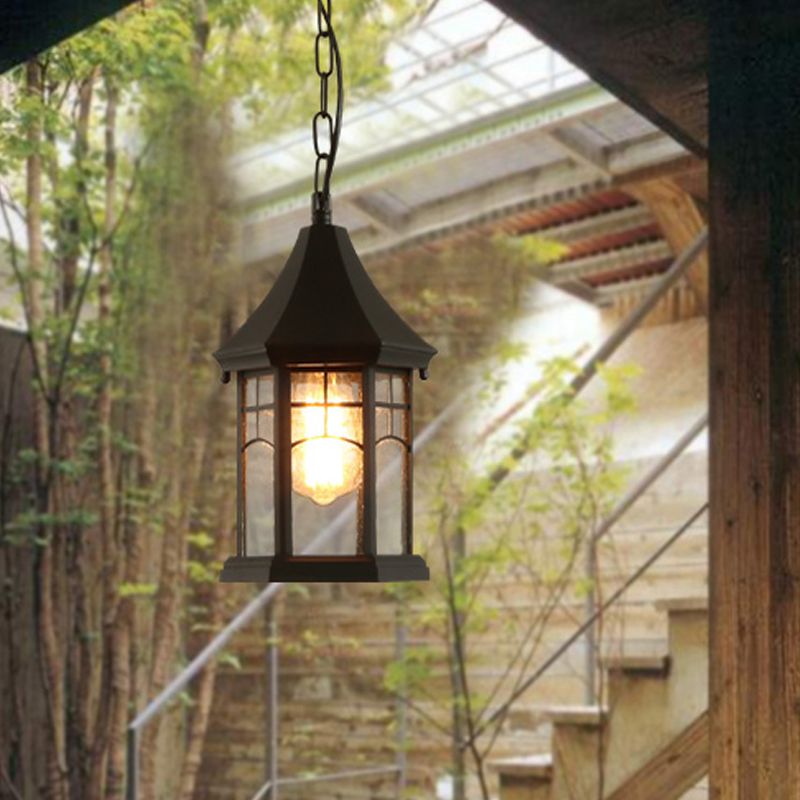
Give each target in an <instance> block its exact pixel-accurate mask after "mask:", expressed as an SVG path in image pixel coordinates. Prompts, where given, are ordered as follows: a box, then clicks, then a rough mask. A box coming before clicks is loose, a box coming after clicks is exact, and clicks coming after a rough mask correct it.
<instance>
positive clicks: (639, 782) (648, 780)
mask: <svg viewBox="0 0 800 800" xmlns="http://www.w3.org/2000/svg"><path fill="white" fill-rule="evenodd" d="M708 748H709V742H708V712H707V711H704V712H703V713H702V714H701V715H700V716H699V717H698V718H697V719H696V720H695V721H694V722H692V723H691V725H689V726H687V727H686V729H685V730H683V731H682V732H681V733H680V734H679V735H678V736H676V737H675V739H673V740H672V741H671V742H670V743H669V744H668V745H667V746H666V747H665V748H664V749H663V750H661V751H660V752H658V753H657V754H656V755H655V756H654V757H653V758H652V759H650V761H648V762H647V764H645V765H644V766H643V767H641V768H640V769H639V770H637V771H636V772H635V773H634V774H633V775H632V776H631V777H630V778H628V779H627V780H626V781H625V782H624V783H623V784H622V785H621V786H618V787H617V788H616V789H615V790H614V791H613V792H612V793H611V794H610V795H609V796H608V798H607V800H653V798H658V800H677V798H679V797H682V796H683V794H684V793H685V792H687V791H688V790H689V789H691V788H692V787H693V786H694V785H695V784H696V783H697V782H698V781H699V780H700V779H701V778H702V777H703V776H704V775H705V774H706V773H707V772H708Z"/></svg>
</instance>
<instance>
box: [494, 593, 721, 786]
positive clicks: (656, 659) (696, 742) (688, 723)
mask: <svg viewBox="0 0 800 800" xmlns="http://www.w3.org/2000/svg"><path fill="white" fill-rule="evenodd" d="M656 607H657V608H658V609H659V610H660V611H661V612H663V613H665V614H667V616H668V625H669V638H668V651H667V652H665V653H653V654H649V655H640V654H637V655H630V656H627V655H622V656H616V657H613V658H609V659H606V660H605V661H604V662H603V668H604V670H605V677H606V682H605V684H606V703H605V705H604V706H603V707H602V708H600V707H586V706H574V707H566V708H564V707H560V708H553V709H551V710H550V711H549V712H548V714H547V717H548V720H549V724H550V726H551V745H550V752H549V753H540V754H535V755H526V756H523V757H519V758H503V759H497V760H495V761H493V762H491V767H492V768H493V769H494V770H495V771H496V772H497V774H498V777H499V782H500V800H599V798H600V797H602V798H606V799H607V800H679V799H680V798H689V797H692V798H693V797H701V796H703V794H702V793H700V792H699V791H698V792H697V793H696V794H687V793H689V792H691V791H692V790H693V787H695V785H696V784H697V783H698V781H700V780H701V779H702V778H703V777H704V776H705V774H706V772H707V769H708V718H707V708H708V677H707V676H708V608H707V602H706V600H704V599H681V600H668V601H662V602H660V603H657V604H656Z"/></svg>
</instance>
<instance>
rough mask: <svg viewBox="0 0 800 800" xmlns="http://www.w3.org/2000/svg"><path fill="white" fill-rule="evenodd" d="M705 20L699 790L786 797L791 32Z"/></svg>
mask: <svg viewBox="0 0 800 800" xmlns="http://www.w3.org/2000/svg"><path fill="white" fill-rule="evenodd" d="M781 7H783V8H781ZM784 9H787V10H784ZM709 25H710V68H709V92H710V114H709V126H710V154H711V156H710V171H711V232H712V234H711V235H712V238H711V292H710V336H711V369H710V392H711V420H710V430H711V534H710V535H711V705H710V711H711V796H712V797H713V798H715V800H790V798H791V799H792V800H796V798H797V797H798V791H800V789H798V787H800V31H798V14H797V10H796V9H795V10H794V11H792V10H791V8H790V4H789V3H780V2H777V0H765V2H758V3H739V2H734V3H731V2H728V1H727V0H726V1H723V0H713V2H712V3H711V4H710V14H709Z"/></svg>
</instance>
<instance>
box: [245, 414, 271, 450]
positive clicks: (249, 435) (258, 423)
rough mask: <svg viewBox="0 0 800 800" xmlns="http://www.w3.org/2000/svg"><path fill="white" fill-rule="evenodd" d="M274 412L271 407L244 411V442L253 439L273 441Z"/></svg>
mask: <svg viewBox="0 0 800 800" xmlns="http://www.w3.org/2000/svg"><path fill="white" fill-rule="evenodd" d="M273 436H274V414H273V411H272V409H271V408H263V409H261V410H260V411H246V412H245V444H246V443H247V442H251V441H253V440H254V439H265V440H266V441H268V442H270V443H274V441H275V439H274V438H273Z"/></svg>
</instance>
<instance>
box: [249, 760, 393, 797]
mask: <svg viewBox="0 0 800 800" xmlns="http://www.w3.org/2000/svg"><path fill="white" fill-rule="evenodd" d="M398 772H400V767H398V766H396V765H394V764H392V765H390V766H386V767H365V768H364V769H350V770H344V771H342V772H328V773H326V774H324V775H308V776H306V777H303V778H279V779H278V780H277V781H267V782H266V783H265V784H264V785H263V786H262V787H261V788H260V789H259V790H258V791H257V792H256V793H255V794H254V795H253V797H252V798H251V800H263V798H265V797H267V795H268V794H269V793H270V791H271V790H272V787H273V786H301V785H303V784H306V783H322V782H326V783H327V782H328V781H345V780H349V779H350V778H368V777H371V776H374V775H394V774H396V773H398Z"/></svg>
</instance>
